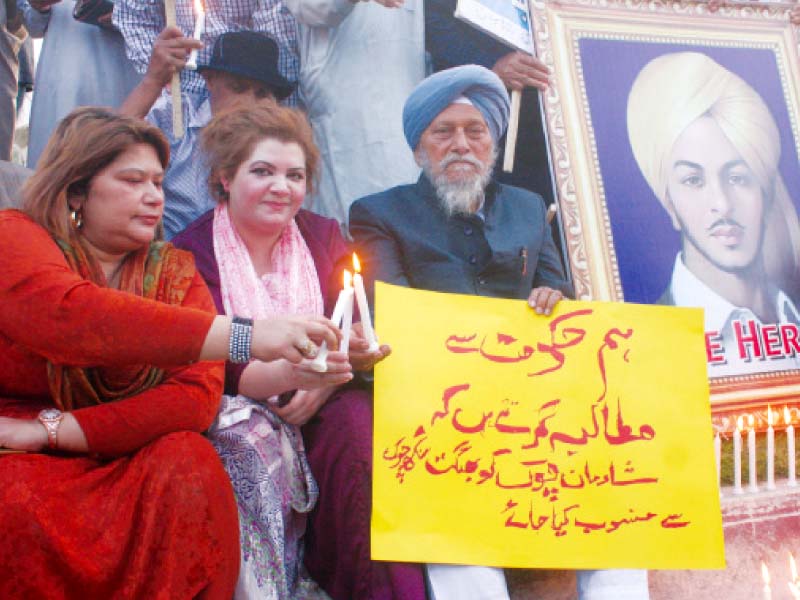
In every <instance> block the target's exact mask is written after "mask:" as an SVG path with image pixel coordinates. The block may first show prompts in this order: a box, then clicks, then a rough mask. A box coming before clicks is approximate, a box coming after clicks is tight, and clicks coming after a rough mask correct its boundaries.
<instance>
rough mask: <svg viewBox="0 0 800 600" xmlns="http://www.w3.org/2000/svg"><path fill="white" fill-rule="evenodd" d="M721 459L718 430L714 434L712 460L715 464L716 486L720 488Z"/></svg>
mask: <svg viewBox="0 0 800 600" xmlns="http://www.w3.org/2000/svg"><path fill="white" fill-rule="evenodd" d="M721 460H722V443H721V442H720V439H719V432H716V433H715V434H714V461H715V464H716V465H717V487H718V488H720V490H721V489H722V469H721Z"/></svg>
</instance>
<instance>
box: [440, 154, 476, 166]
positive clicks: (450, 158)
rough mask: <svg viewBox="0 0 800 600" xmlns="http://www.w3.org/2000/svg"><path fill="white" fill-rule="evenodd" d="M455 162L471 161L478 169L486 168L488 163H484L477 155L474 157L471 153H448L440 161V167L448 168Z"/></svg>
mask: <svg viewBox="0 0 800 600" xmlns="http://www.w3.org/2000/svg"><path fill="white" fill-rule="evenodd" d="M454 162H465V163H469V164H471V165H472V166H473V167H476V168H478V169H484V168H486V165H484V164H483V163H482V162H481V161H480V160H478V159H477V158H476V157H474V156H473V155H471V154H463V155H462V154H448V155H447V156H445V157H444V158H443V159H442V161H441V162H440V163H439V168H441V169H446V168H447V167H449V166H450V165H452V164H453V163H454Z"/></svg>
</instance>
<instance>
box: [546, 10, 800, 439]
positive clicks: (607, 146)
mask: <svg viewBox="0 0 800 600" xmlns="http://www.w3.org/2000/svg"><path fill="white" fill-rule="evenodd" d="M789 9H790V5H782V4H773V3H769V4H768V3H762V4H758V3H747V4H735V5H731V4H728V5H725V6H723V7H721V8H720V10H719V11H718V12H716V13H711V12H709V10H708V6H707V4H706V3H705V2H691V1H685V2H674V3H670V2H655V1H638V0H560V1H559V2H550V1H543V0H532V2H531V12H532V18H533V23H534V28H533V29H534V40H535V45H536V51H537V54H538V56H539V57H540V58H541V59H542V60H543V61H544V62H545V63H546V64H547V65H548V66H549V67H550V69H551V71H552V77H551V87H550V89H549V90H548V91H547V92H546V93H545V94H543V106H544V114H545V120H546V124H547V132H548V144H549V147H550V156H551V166H552V170H553V177H554V182H555V187H556V193H557V196H558V201H559V207H560V212H561V224H562V227H563V235H564V242H565V247H566V251H567V255H568V256H567V258H568V262H569V266H570V271H571V274H572V278H573V282H574V285H575V291H576V297H577V298H579V299H594V300H610V301H623V300H624V301H626V302H637V303H650V304H652V303H660V304H667V305H675V306H695V307H702V308H704V309H705V320H706V322H705V326H706V327H705V328H706V354H707V358H708V373H709V378H710V387H711V394H712V413H713V415H714V420H715V426H716V427H717V428H718V429H720V430H721V431H730V430H731V429H732V428H734V427H735V419H736V416H737V415H741V414H743V413H750V414H753V415H755V417H756V419H757V421H758V422H759V424H760V425H761V426H763V427H766V424H767V407H768V406H771V407H772V412H773V413H774V414H777V413H778V411H782V410H783V408H784V407H789V408H790V410H792V411H793V412H795V414H794V417H795V418H797V417H798V415H800V413H798V412H797V408H796V407H795V404H796V403H798V401H800V343H798V328H799V327H800V312H798V307H800V224H798V212H800V163H799V162H798V155H800V135H798V119H799V118H800V115H799V114H798V113H799V112H800V72H799V69H800V63H799V62H798V48H797V44H798V40H797V32H796V31H795V28H794V27H793V26H792V25H790V23H789V15H788V13H789ZM664 368H665V369H669V368H670V367H669V365H668V364H665V365H664ZM675 376H676V377H679V376H680V373H675Z"/></svg>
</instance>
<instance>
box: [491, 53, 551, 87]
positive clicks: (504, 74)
mask: <svg viewBox="0 0 800 600" xmlns="http://www.w3.org/2000/svg"><path fill="white" fill-rule="evenodd" d="M492 71H494V72H495V73H496V74H497V76H498V77H500V79H502V80H503V83H504V84H505V85H506V87H507V88H509V89H512V90H522V89H523V88H526V87H535V88H536V89H538V90H541V91H545V90H546V89H547V86H548V85H550V70H549V69H548V68H547V66H546V65H545V64H544V63H543V62H542V61H540V60H539V59H538V58H536V57H535V56H531V55H530V54H525V53H524V52H519V51H517V52H509V53H508V54H506V55H505V56H503V58H501V59H500V60H498V61H497V62H496V63H494V66H493V67H492Z"/></svg>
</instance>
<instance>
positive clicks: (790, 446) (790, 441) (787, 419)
mask: <svg viewBox="0 0 800 600" xmlns="http://www.w3.org/2000/svg"><path fill="white" fill-rule="evenodd" d="M783 422H784V423H786V425H787V427H786V453H787V455H788V456H787V458H788V459H789V460H788V470H789V482H788V483H787V485H789V486H792V487H794V486H796V485H797V479H796V478H795V477H796V475H795V464H794V425H792V416H791V414H790V413H789V408H788V407H786V406H784V407H783ZM792 560H793V561H794V558H792ZM796 579H797V578H796V577H795V580H796Z"/></svg>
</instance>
